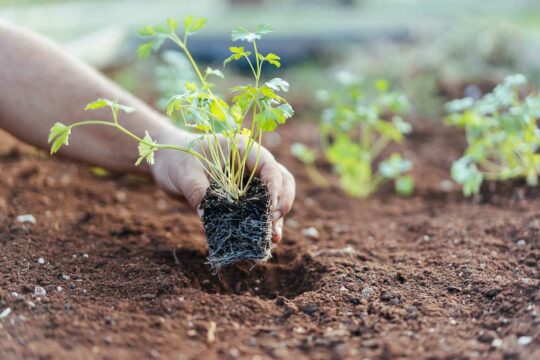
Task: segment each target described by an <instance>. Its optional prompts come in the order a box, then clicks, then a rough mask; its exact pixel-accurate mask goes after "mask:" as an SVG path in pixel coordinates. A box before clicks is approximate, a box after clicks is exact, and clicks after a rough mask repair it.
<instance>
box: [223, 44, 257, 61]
mask: <svg viewBox="0 0 540 360" xmlns="http://www.w3.org/2000/svg"><path fill="white" fill-rule="evenodd" d="M229 51H230V52H231V53H232V55H231V56H229V57H228V58H227V59H225V61H223V66H225V65H227V64H228V63H230V62H231V61H233V60H240V59H241V58H242V57H244V56H248V57H249V56H250V55H251V52H249V51H245V50H244V48H243V47H236V46H231V47H230V48H229Z"/></svg>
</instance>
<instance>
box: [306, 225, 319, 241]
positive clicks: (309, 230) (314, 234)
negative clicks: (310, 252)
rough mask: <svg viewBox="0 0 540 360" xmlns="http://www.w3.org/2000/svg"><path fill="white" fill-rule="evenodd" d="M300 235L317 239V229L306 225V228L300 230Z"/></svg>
mask: <svg viewBox="0 0 540 360" xmlns="http://www.w3.org/2000/svg"><path fill="white" fill-rule="evenodd" d="M302 235H304V236H307V237H310V238H313V239H318V238H319V230H317V229H316V228H314V227H313V226H312V227H308V228H305V229H304V230H302Z"/></svg>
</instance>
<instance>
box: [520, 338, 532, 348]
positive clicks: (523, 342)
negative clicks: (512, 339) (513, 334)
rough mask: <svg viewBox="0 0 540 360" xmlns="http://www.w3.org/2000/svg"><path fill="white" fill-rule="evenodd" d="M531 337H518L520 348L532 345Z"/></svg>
mask: <svg viewBox="0 0 540 360" xmlns="http://www.w3.org/2000/svg"><path fill="white" fill-rule="evenodd" d="M532 340H533V339H532V337H530V336H520V337H519V339H518V344H519V345H521V346H525V345H529V344H530V343H532Z"/></svg>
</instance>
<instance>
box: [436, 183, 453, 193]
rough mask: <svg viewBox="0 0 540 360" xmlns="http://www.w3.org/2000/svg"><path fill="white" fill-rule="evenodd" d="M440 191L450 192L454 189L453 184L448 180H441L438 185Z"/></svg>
mask: <svg viewBox="0 0 540 360" xmlns="http://www.w3.org/2000/svg"><path fill="white" fill-rule="evenodd" d="M439 187H440V188H441V190H442V191H445V192H450V191H452V189H453V188H454V184H453V183H452V182H451V181H450V180H443V181H441V183H440V184H439Z"/></svg>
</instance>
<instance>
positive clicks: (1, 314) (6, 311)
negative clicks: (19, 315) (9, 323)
mask: <svg viewBox="0 0 540 360" xmlns="http://www.w3.org/2000/svg"><path fill="white" fill-rule="evenodd" d="M9 314H11V308H5V309H4V310H2V312H0V319H3V318H6V317H8V316H9Z"/></svg>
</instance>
